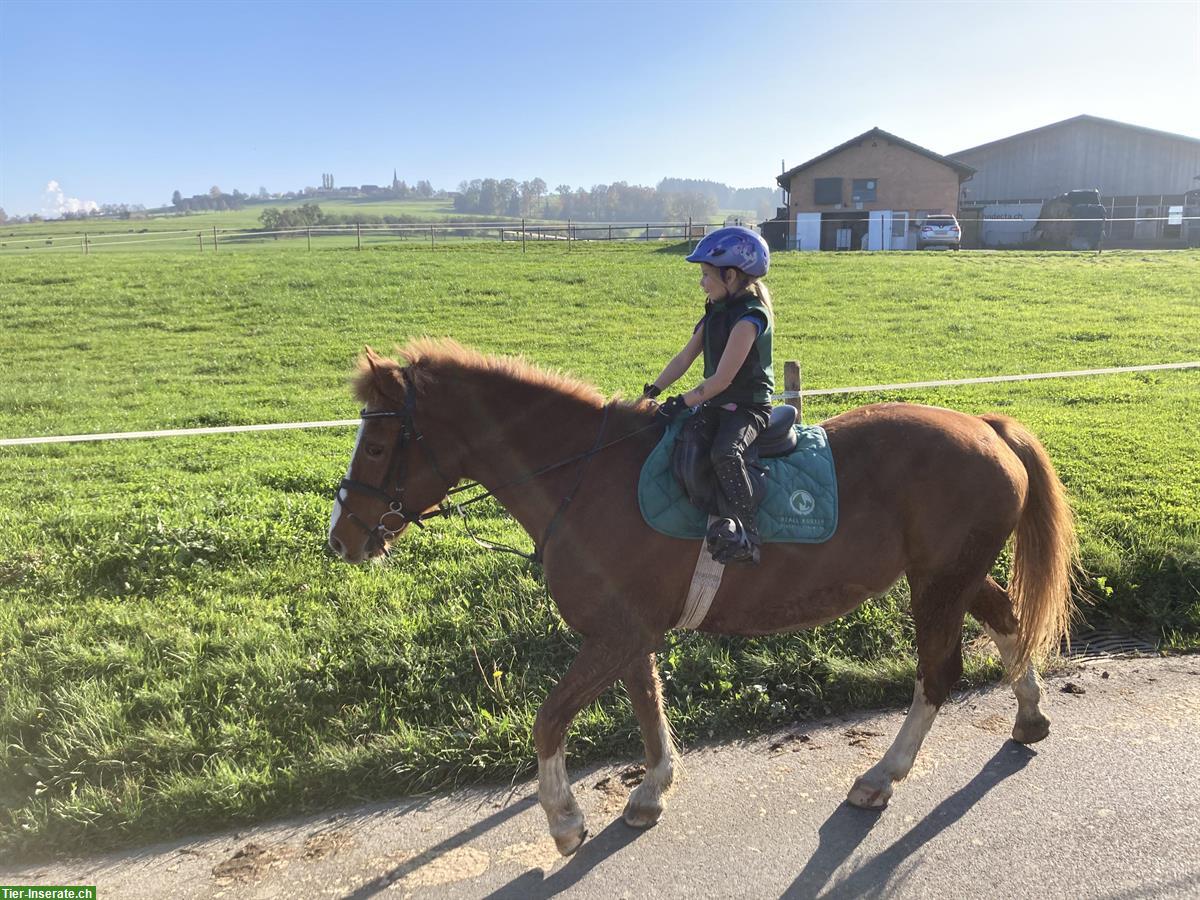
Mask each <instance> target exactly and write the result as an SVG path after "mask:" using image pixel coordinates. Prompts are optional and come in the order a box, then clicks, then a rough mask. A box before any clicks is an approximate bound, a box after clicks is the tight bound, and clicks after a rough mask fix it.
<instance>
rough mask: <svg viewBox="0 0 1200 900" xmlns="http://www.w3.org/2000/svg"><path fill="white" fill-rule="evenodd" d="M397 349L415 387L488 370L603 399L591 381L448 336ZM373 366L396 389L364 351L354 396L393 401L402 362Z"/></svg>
mask: <svg viewBox="0 0 1200 900" xmlns="http://www.w3.org/2000/svg"><path fill="white" fill-rule="evenodd" d="M397 352H398V353H399V355H400V356H401V357H403V358H404V359H405V360H407V362H408V367H407V368H408V370H409V377H410V378H411V380H412V383H413V384H414V385H415V386H416V388H417V390H418V391H420V389H421V386H422V384H425V383H427V382H428V381H429V380H431V379H434V378H436V377H437V376H439V375H449V376H454V375H458V376H460V377H461V376H462V375H464V374H469V373H491V374H495V375H499V376H501V377H504V378H508V379H511V380H513V381H519V382H522V383H525V384H532V385H536V386H539V387H545V388H549V389H550V390H552V391H555V392H556V393H560V394H564V395H566V396H568V397H571V398H574V399H576V400H579V401H581V402H583V403H585V404H587V405H589V406H592V407H595V408H596V409H599V408H601V407H602V406H604V403H605V398H604V395H603V394H601V393H600V391H599V390H598V389H597V388H596V387H595V386H594V385H591V384H588V383H587V382H586V381H582V380H581V379H579V378H575V377H574V376H572V375H567V374H564V373H562V372H556V371H551V370H549V369H544V368H542V367H540V366H537V365H535V364H533V363H531V362H529V361H528V360H526V359H524V358H523V357H519V356H492V355H490V354H486V353H480V352H479V351H478V350H474V349H472V348H470V347H464V346H463V345H462V344H460V343H458V341H455V340H453V339H451V338H417V339H415V340H412V341H409V342H408V344H406V345H405V346H404V347H401V348H398V349H397ZM375 366H376V367H377V368H380V369H386V370H389V371H390V372H391V373H392V374H393V375H394V376H395V377H396V378H397V391H396V393H395V394H392V393H391V392H386V393H385V392H383V391H381V390H380V388H379V385H378V382H377V380H376V378H375V375H374V372H373V371H372V368H371V363H370V362H369V361H368V357H367V355H366V354H363V355H362V356H360V357H359V359H358V372H357V373H356V375H355V376H354V379H353V389H354V395H355V397H357V398H358V400H359V401H360V402H362V403H366V404H369V405H375V404H379V403H381V402H383V401H391V402H393V403H394V402H396V401H397V399H398V395H400V394H402V393H403V388H401V387H399V374H400V369H401V368H402V363H400V362H399V361H397V360H395V359H387V358H384V357H378V356H376V357H375ZM639 403H640V401H638V402H634V403H629V402H620V405H621V406H625V407H627V408H633V407H635V406H637V405H639Z"/></svg>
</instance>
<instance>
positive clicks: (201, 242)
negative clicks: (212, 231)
mask: <svg viewBox="0 0 1200 900" xmlns="http://www.w3.org/2000/svg"><path fill="white" fill-rule="evenodd" d="M196 237H198V238H200V252H201V253H203V252H204V232H203V231H197V232H196Z"/></svg>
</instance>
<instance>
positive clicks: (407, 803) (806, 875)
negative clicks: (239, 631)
mask: <svg viewBox="0 0 1200 900" xmlns="http://www.w3.org/2000/svg"><path fill="white" fill-rule="evenodd" d="M1068 684H1069V685H1070V686H1071V687H1069V688H1068ZM1046 687H1047V690H1046V697H1045V701H1044V703H1043V707H1042V708H1043V710H1044V711H1045V712H1046V713H1047V714H1048V715H1049V716H1050V718H1051V719H1052V720H1053V726H1052V731H1051V734H1050V737H1049V738H1048V739H1046V740H1045V741H1043V742H1041V743H1039V744H1036V745H1034V746H1032V747H1028V748H1026V747H1022V746H1021V745H1019V744H1015V743H1013V742H1012V741H1011V740H1010V739H1009V732H1010V729H1011V727H1012V721H1013V716H1014V714H1015V712H1016V702H1015V700H1014V699H1013V697H1012V695H1011V693H1010V692H1009V691H1008V689H1007V688H1003V687H999V686H997V687H995V688H989V689H986V690H984V691H980V692H974V693H970V694H966V695H959V696H958V697H956V698H955V700H954V701H952V702H951V703H950V704H948V705H947V706H946V707H944V708H943V710H942V712H941V714H940V715H939V717H938V720H937V721H936V722H935V724H934V726H933V730H932V732H931V733H930V735H929V737H928V739H927V740H926V742H925V746H924V748H923V749H922V751H921V754H920V755H919V756H918V757H917V763H916V766H915V767H914V769H913V772H912V774H911V775H910V776H909V778H908V779H907V781H905V782H902V783H901V784H899V785H897V787H896V794H895V796H894V797H893V798H892V802H891V805H890V806H889V807H888V808H887V809H885V810H883V811H882V812H880V813H871V812H866V811H863V810H859V809H855V808H853V807H850V806H848V805H847V804H845V803H844V802H843V799H844V797H845V793H846V791H847V790H848V789H849V787H850V785H851V783H852V782H853V780H854V778H855V777H856V776H857V775H858V774H860V773H861V772H863V771H864V770H866V769H867V768H868V767H869V766H870V765H871V764H872V763H873V762H874V761H875V760H876V759H878V758H879V757H880V756H881V755H882V753H883V751H884V750H886V749H887V746H888V744H889V742H890V741H891V738H892V736H893V735H894V734H895V733H896V730H897V729H898V728H899V726H900V722H901V719H902V717H903V712H902V711H886V712H874V713H864V714H858V715H852V716H843V717H839V718H832V719H827V720H824V721H820V722H814V723H804V724H802V725H798V726H795V727H793V728H791V729H787V730H784V731H777V732H772V733H770V734H765V735H763V736H761V737H756V738H754V739H752V740H749V741H747V742H742V743H728V742H727V743H723V744H720V745H712V746H705V747H701V748H696V749H693V750H691V751H689V752H687V753H686V754H685V755H684V759H683V767H682V771H680V772H679V774H678V776H677V787H676V788H675V789H674V791H673V792H672V793H671V794H670V796H669V800H668V806H667V810H666V812H665V813H664V815H663V819H662V821H661V822H660V823H659V824H658V825H657V826H656V827H654V828H651V829H649V830H647V831H635V830H633V829H631V828H629V827H627V826H626V825H625V824H624V823H623V822H622V821H621V819H620V813H621V809H622V807H623V805H624V802H625V797H626V795H627V793H628V789H629V784H630V783H636V781H637V776H638V774H639V773H638V772H637V770H636V767H632V766H629V765H620V766H602V767H591V768H588V769H584V770H579V769H575V770H573V771H572V776H573V778H574V790H575V794H576V797H577V798H578V800H579V803H580V805H581V806H582V808H583V810H584V812H585V814H586V815H587V818H588V825H589V827H590V829H591V831H592V834H591V835H590V836H589V837H588V839H587V841H585V842H584V844H583V846H582V847H581V848H580V849H579V851H578V852H577V853H576V854H575V855H574V856H572V857H570V858H569V859H563V858H561V857H559V855H558V853H557V852H556V851H555V849H554V843H553V841H552V840H551V838H550V836H549V834H548V833H547V831H546V821H545V817H544V816H543V814H542V811H541V809H540V808H539V807H538V806H537V803H536V800H535V797H534V791H535V785H534V784H533V783H532V782H529V783H524V784H520V785H518V786H516V787H515V788H511V789H510V788H507V787H505V788H503V789H499V788H496V789H490V790H488V789H480V790H467V791H457V792H454V793H452V794H448V795H441V796H437V797H432V798H424V799H414V800H403V801H395V802H390V803H380V804H375V805H371V806H367V807H358V808H354V809H347V810H344V811H341V812H338V813H335V814H328V813H327V814H325V815H322V816H318V817H312V818H307V819H293V820H289V821H286V822H279V823H275V824H271V825H267V826H263V827H260V828H255V829H252V830H242V831H240V832H236V833H235V832H230V833H227V834H220V835H211V836H207V837H203V838H198V839H193V840H184V841H175V842H171V843H165V844H160V845H156V846H152V847H146V848H143V849H141V850H138V851H134V852H125V853H119V854H112V855H108V856H104V857H97V858H94V859H86V860H67V861H62V862H55V863H44V864H40V865H24V866H19V867H14V866H11V865H0V884H29V883H36V884H46V885H66V884H94V885H97V886H98V896H99V897H100V898H103V900H107V898H113V897H168V896H169V897H172V898H181V897H230V898H233V897H236V898H268V897H300V896H304V897H326V896H328V897H341V898H355V900H358V898H370V897H375V896H376V895H387V896H392V897H438V898H465V897H505V898H531V897H532V898H536V897H553V896H559V895H562V896H568V897H585V898H591V897H595V898H601V897H603V898H614V897H630V898H634V897H638V898H640V897H696V896H706V897H739V898H741V897H789V898H803V897H818V896H819V897H877V896H886V897H923V898H924V897H938V898H941V897H954V898H961V897H1004V898H1020V897H1037V898H1051V897H1071V898H1076V897H1105V898H1146V897H1200V656H1182V657H1174V658H1167V659H1145V658H1143V659H1121V660H1117V659H1106V660H1098V661H1093V662H1089V663H1087V664H1084V665H1083V666H1082V667H1081V668H1079V669H1078V670H1076V671H1073V672H1070V673H1067V674H1064V675H1060V676H1056V677H1055V678H1053V679H1050V680H1049V681H1048V682H1047V686H1046ZM569 762H570V755H569V751H568V764H569Z"/></svg>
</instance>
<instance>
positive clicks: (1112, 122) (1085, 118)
mask: <svg viewBox="0 0 1200 900" xmlns="http://www.w3.org/2000/svg"><path fill="white" fill-rule="evenodd" d="M1076 122H1080V123H1084V122H1087V123H1091V124H1095V125H1108V126H1111V127H1113V128H1123V129H1125V130H1126V131H1138V132H1141V133H1142V134H1152V135H1154V136H1155V137H1163V138H1170V139H1171V140H1175V141H1189V142H1190V143H1193V144H1200V138H1194V137H1188V136H1187V135H1186V134H1174V133H1173V132H1170V131H1159V130H1158V129H1157V128H1146V127H1145V126H1143V125H1130V124H1129V123H1128V122H1118V121H1117V120H1116V119H1102V118H1100V116H1089V115H1086V114H1084V115H1079V116H1072V117H1071V118H1069V119H1063V120H1062V121H1061V122H1051V123H1050V124H1049V125H1042V126H1041V127H1040V128H1031V129H1030V130H1029V131H1022V132H1020V133H1019V134H1012V135H1009V136H1008V137H1002V138H999V139H997V140H994V141H988V142H987V143H986V144H980V145H979V146H977V147H968V148H967V149H966V150H959V151H957V152H955V154H954V155H955V156H958V155H960V154H963V153H974V152H975V151H976V150H984V149H987V148H989V147H996V146H998V145H1000V144H1004V143H1007V142H1008V141H1016V140H1020V139H1022V138H1027V137H1032V136H1033V135H1035V134H1041V133H1042V132H1045V131H1051V130H1053V129H1055V128H1062V127H1063V126H1066V125H1072V124H1074V123H1076Z"/></svg>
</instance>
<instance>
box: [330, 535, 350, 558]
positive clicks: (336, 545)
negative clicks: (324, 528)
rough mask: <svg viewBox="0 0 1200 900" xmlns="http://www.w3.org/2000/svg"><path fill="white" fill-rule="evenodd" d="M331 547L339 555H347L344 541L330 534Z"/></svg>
mask: <svg viewBox="0 0 1200 900" xmlns="http://www.w3.org/2000/svg"><path fill="white" fill-rule="evenodd" d="M329 547H330V549H331V550H333V552H334V553H336V554H337V555H338V556H345V555H346V548H344V547H343V546H342V542H341V541H339V540H338V539H337V538H335V537H334V536H333V535H330V536H329Z"/></svg>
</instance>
